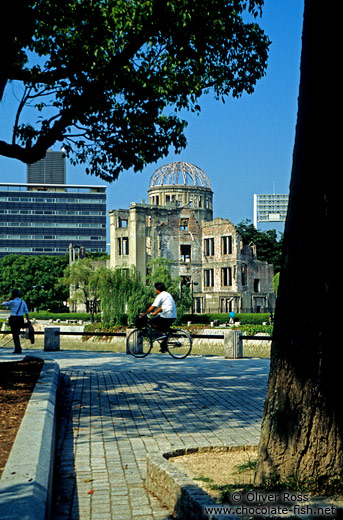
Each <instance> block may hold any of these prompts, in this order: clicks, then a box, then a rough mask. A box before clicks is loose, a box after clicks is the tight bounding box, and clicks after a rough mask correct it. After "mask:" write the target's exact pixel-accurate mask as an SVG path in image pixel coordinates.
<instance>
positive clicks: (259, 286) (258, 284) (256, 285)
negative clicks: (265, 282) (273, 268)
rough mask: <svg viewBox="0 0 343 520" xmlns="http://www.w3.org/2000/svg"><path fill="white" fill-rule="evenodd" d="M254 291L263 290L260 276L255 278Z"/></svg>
mask: <svg viewBox="0 0 343 520" xmlns="http://www.w3.org/2000/svg"><path fill="white" fill-rule="evenodd" d="M254 292H257V293H259V292H261V281H260V280H259V279H258V278H255V280H254Z"/></svg>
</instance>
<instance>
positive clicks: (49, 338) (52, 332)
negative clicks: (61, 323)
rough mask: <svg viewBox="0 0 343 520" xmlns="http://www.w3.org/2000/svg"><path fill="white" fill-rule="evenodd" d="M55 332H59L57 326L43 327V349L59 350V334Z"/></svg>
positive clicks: (49, 350)
mask: <svg viewBox="0 0 343 520" xmlns="http://www.w3.org/2000/svg"><path fill="white" fill-rule="evenodd" d="M56 332H60V328H59V327H46V328H45V329H44V350H46V351H48V352H52V351H56V350H60V336H59V334H56Z"/></svg>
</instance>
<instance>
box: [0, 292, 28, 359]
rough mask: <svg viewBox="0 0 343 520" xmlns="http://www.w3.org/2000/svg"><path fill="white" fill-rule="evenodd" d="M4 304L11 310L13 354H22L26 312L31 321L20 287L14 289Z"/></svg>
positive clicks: (10, 324) (10, 323)
mask: <svg viewBox="0 0 343 520" xmlns="http://www.w3.org/2000/svg"><path fill="white" fill-rule="evenodd" d="M2 305H3V306H4V307H7V308H9V309H10V311H11V314H10V317H9V319H8V323H9V326H10V328H11V333H12V337H13V342H14V352H13V354H21V352H22V350H21V345H20V330H21V329H22V328H23V327H24V314H25V315H26V318H27V321H28V323H30V317H29V310H28V308H27V305H26V303H25V302H24V300H22V299H21V298H20V291H19V289H13V291H12V295H11V297H10V298H8V299H7V300H5V301H4V302H2Z"/></svg>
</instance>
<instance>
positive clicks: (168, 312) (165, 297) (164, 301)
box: [152, 291, 176, 318]
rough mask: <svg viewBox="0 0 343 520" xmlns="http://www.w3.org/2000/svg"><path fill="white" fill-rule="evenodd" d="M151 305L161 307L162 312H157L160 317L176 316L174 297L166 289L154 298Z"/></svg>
mask: <svg viewBox="0 0 343 520" xmlns="http://www.w3.org/2000/svg"><path fill="white" fill-rule="evenodd" d="M152 305H153V307H156V308H158V307H162V312H160V313H159V314H158V316H161V318H176V305H175V302H174V298H173V297H172V295H171V294H169V293H168V292H167V291H162V292H161V293H160V294H158V295H157V296H156V298H155V301H154V303H153V304H152Z"/></svg>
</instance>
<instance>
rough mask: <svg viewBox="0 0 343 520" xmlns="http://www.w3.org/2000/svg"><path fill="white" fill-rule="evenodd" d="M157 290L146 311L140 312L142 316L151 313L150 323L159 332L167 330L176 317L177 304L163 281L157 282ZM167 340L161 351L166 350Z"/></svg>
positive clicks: (163, 343)
mask: <svg viewBox="0 0 343 520" xmlns="http://www.w3.org/2000/svg"><path fill="white" fill-rule="evenodd" d="M155 292H156V294H157V296H156V298H155V300H154V301H153V303H152V304H151V305H150V307H149V308H148V309H147V311H146V312H143V313H142V314H140V317H143V316H147V314H149V313H151V315H152V316H153V318H151V320H150V324H151V325H152V326H153V327H154V329H156V330H157V331H159V332H166V331H167V330H169V329H170V327H171V325H172V324H173V323H174V321H175V319H176V316H177V315H176V305H175V301H174V298H173V297H172V295H171V294H170V293H169V292H167V291H166V288H165V286H164V284H163V283H162V282H157V283H155ZM166 351H167V349H166V345H165V342H162V344H161V352H166Z"/></svg>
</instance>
